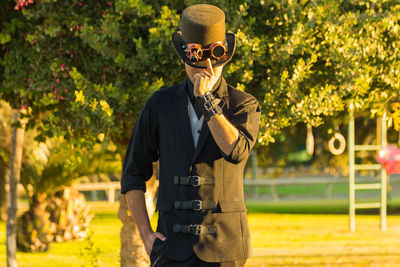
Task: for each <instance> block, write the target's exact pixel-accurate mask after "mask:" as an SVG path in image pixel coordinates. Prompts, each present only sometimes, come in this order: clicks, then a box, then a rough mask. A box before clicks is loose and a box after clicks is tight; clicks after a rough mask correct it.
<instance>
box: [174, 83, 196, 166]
mask: <svg viewBox="0 0 400 267" xmlns="http://www.w3.org/2000/svg"><path fill="white" fill-rule="evenodd" d="M185 87H186V80H185V81H184V82H183V83H181V84H180V86H179V87H178V89H177V91H176V94H177V97H176V98H175V101H174V105H173V106H174V107H173V108H174V109H175V114H174V115H175V116H176V121H177V123H178V125H177V126H178V127H179V128H178V129H180V131H179V132H180V133H181V135H182V139H181V140H182V141H183V145H184V146H185V149H186V152H187V153H188V158H192V157H193V154H194V153H195V149H194V143H193V137H192V129H191V126H190V120H189V106H188V102H187V96H186V91H185Z"/></svg>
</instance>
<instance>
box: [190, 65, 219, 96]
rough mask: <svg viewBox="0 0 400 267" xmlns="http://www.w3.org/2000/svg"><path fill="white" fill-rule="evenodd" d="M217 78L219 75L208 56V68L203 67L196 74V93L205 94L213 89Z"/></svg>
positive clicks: (197, 94) (198, 94)
mask: <svg viewBox="0 0 400 267" xmlns="http://www.w3.org/2000/svg"><path fill="white" fill-rule="evenodd" d="M217 79H218V77H216V76H215V74H214V70H213V68H212V64H211V60H210V59H209V58H207V69H203V70H202V71H200V72H198V73H196V74H195V75H194V95H195V96H203V95H205V94H206V93H207V92H209V91H211V89H212V88H213V86H214V84H215V83H216V82H217Z"/></svg>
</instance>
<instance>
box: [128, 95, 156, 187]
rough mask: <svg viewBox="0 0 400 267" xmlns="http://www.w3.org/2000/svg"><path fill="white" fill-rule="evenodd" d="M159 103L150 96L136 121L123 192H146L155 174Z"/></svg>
mask: <svg viewBox="0 0 400 267" xmlns="http://www.w3.org/2000/svg"><path fill="white" fill-rule="evenodd" d="M156 108H157V105H156V104H155V99H154V95H153V96H152V97H150V99H149V100H148V101H147V103H146V105H145V106H144V108H143V110H142V111H141V113H140V115H139V118H138V119H137V121H136V124H135V127H134V129H133V131H132V135H131V139H130V141H129V145H128V149H127V151H126V154H125V158H124V162H123V165H122V179H121V194H125V193H126V192H128V191H130V190H138V189H139V190H143V191H144V192H146V181H147V180H149V179H150V178H151V176H152V174H153V165H152V163H153V162H155V161H157V159H158V156H159V138H158V118H157V110H156Z"/></svg>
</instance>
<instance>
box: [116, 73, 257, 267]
mask: <svg viewBox="0 0 400 267" xmlns="http://www.w3.org/2000/svg"><path fill="white" fill-rule="evenodd" d="M185 85H186V82H183V83H181V84H179V85H176V86H172V87H169V88H166V89H162V90H159V91H157V92H155V93H154V94H153V95H152V96H151V97H150V98H149V100H148V102H147V103H146V105H145V107H144V108H143V110H142V112H141V114H140V116H139V118H138V120H137V122H136V125H135V128H134V130H133V133H132V137H131V140H130V143H129V146H128V149H127V152H126V156H125V159H124V164H123V176H122V181H121V192H122V193H123V194H124V193H126V192H127V191H129V190H133V189H141V190H144V191H145V190H146V185H145V181H147V180H148V179H149V178H150V177H151V175H152V162H154V161H157V160H159V170H160V173H159V193H158V199H157V204H156V208H157V210H158V211H159V220H158V226H157V231H159V232H161V233H163V234H164V235H165V236H166V237H167V240H166V241H165V242H162V241H161V240H159V239H156V241H155V242H154V245H153V249H154V250H155V251H156V252H157V253H159V254H161V255H163V256H165V257H168V258H171V259H175V260H184V259H186V258H188V257H189V256H190V255H191V254H192V252H193V251H194V252H195V254H196V255H197V256H198V257H199V258H200V259H202V260H205V261H208V262H223V261H232V260H236V259H244V258H247V257H249V256H250V251H251V247H250V234H249V227H248V224H247V209H246V206H245V203H244V193H243V172H244V167H245V165H246V161H247V159H248V156H249V153H250V151H251V149H252V148H253V146H254V144H255V142H256V138H257V133H258V128H259V121H260V113H261V112H260V107H259V105H258V103H257V100H256V99H255V98H254V97H253V96H251V95H249V94H247V93H245V92H242V91H240V90H237V89H235V88H233V87H231V86H229V85H227V83H226V81H225V80H224V79H222V81H221V85H220V87H219V88H218V89H217V90H216V92H215V95H216V97H217V98H220V99H221V100H222V101H221V102H220V104H219V105H220V106H221V107H222V110H223V114H224V115H225V117H226V118H227V119H228V120H229V121H230V122H231V123H232V124H233V125H234V126H235V127H236V128H237V129H238V130H239V140H238V142H237V143H236V145H235V147H234V149H233V151H232V153H231V154H230V155H225V154H224V153H223V152H222V151H221V150H220V148H219V147H218V146H217V144H216V143H215V141H214V138H213V137H212V135H211V134H210V130H209V128H208V126H207V123H206V122H204V123H203V127H202V130H201V133H200V137H199V140H198V145H197V148H196V149H195V148H194V144H193V139H192V133H191V127H190V121H189V114H188V112H189V109H188V103H187V101H188V99H187V94H186V90H185ZM189 175H198V176H200V177H207V178H210V177H211V178H214V181H215V182H214V184H211V185H210V184H206V185H201V186H198V187H196V186H192V185H180V184H174V177H175V176H189ZM189 200H202V201H203V202H213V203H215V204H216V207H215V208H213V209H212V210H203V211H196V210H181V209H176V208H175V207H174V202H175V201H189ZM175 224H184V225H191V224H201V225H208V226H209V225H212V226H215V227H216V230H217V232H216V233H215V234H204V235H203V234H202V235H192V234H187V233H177V232H174V231H173V227H174V225H175Z"/></svg>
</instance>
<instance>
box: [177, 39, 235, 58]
mask: <svg viewBox="0 0 400 267" xmlns="http://www.w3.org/2000/svg"><path fill="white" fill-rule="evenodd" d="M183 48H184V49H185V52H186V57H187V58H188V59H189V60H190V62H192V63H195V62H197V61H200V60H201V59H202V58H203V56H204V57H205V58H207V57H209V58H211V59H216V60H219V59H221V58H222V57H224V56H225V55H226V52H227V51H228V43H227V42H221V41H217V42H214V43H212V44H210V45H208V48H204V47H203V46H202V45H201V44H194V43H190V44H186V45H184V46H183Z"/></svg>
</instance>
